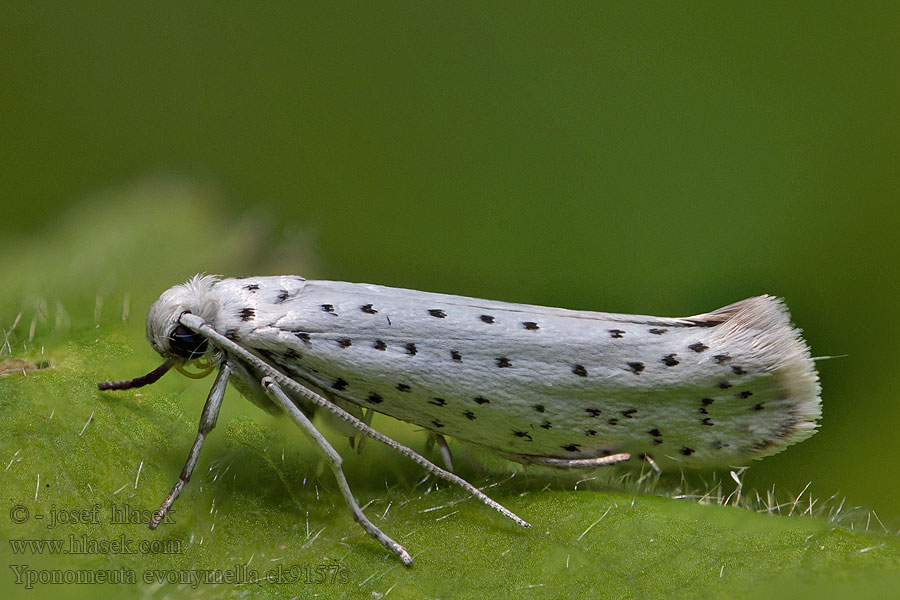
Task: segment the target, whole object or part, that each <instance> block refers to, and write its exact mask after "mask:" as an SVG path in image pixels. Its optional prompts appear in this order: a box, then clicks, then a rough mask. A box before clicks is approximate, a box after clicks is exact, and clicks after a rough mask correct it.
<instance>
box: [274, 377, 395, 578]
mask: <svg viewBox="0 0 900 600" xmlns="http://www.w3.org/2000/svg"><path fill="white" fill-rule="evenodd" d="M262 386H263V388H264V389H265V390H266V393H267V394H269V395H270V396H271V397H272V398H273V399H274V400H275V401H276V402H277V403H278V404H279V405H280V406H281V408H283V409H284V412H286V413H287V414H288V416H290V417H291V419H292V420H293V421H294V423H296V424H297V425H299V426H300V429H301V430H302V431H303V433H304V434H306V437H308V438H309V439H310V440H311V441H312V442H313V443H314V444H315V446H316V448H318V450H319V453H320V454H321V455H322V456H323V457H324V458H325V460H326V461H328V464H329V466H330V467H331V470H332V471H333V472H334V478H335V479H336V480H337V483H338V487H340V488H341V493H342V494H343V495H344V500H346V501H347V505H348V506H349V507H350V511H351V512H352V513H353V518H354V519H355V520H356V522H357V523H359V524H360V525H361V526H362V528H363V529H365V530H366V532H367V533H368V534H369V535H371V536H372V537H373V538H375V539H376V540H378V541H379V542H380V543H381V545H382V546H384V547H385V548H387V549H388V550H390V551H391V552H393V553H394V554H396V555H397V556H398V557H399V558H400V560H401V561H403V564H405V565H407V566H408V565H411V564H412V557H411V556H410V555H409V552H407V551H406V548H404V547H403V546H401V545H400V544H398V543H397V542H395V541H394V540H392V539H391V538H389V537H388V536H387V535H386V534H385V533H384V532H382V531H381V530H380V529H378V527H376V526H375V524H374V523H372V522H371V521H370V520H369V519H368V518H367V517H366V515H365V514H364V513H363V511H362V509H361V508H360V507H359V504H357V502H356V499H355V498H354V497H353V492H351V491H350V486H349V485H348V484H347V478H346V477H344V471H343V470H342V469H341V463H342V459H341V455H340V454H338V453H337V452H336V451H335V449H334V448H332V447H331V444H329V443H328V440H326V439H325V437H324V436H323V435H322V434H321V433H319V430H318V429H316V428H315V426H314V425H313V424H312V422H311V421H310V420H309V419H308V418H307V416H306V415H305V414H303V411H301V410H300V409H299V408H297V406H296V405H295V404H294V403H293V402H292V401H291V399H290V398H289V397H288V396H287V394H285V393H284V391H283V390H282V389H281V388H280V387H279V386H278V384H277V383H275V381H274V380H273V379H272V378H271V377H264V378H263V379H262Z"/></svg>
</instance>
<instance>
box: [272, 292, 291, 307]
mask: <svg viewBox="0 0 900 600" xmlns="http://www.w3.org/2000/svg"><path fill="white" fill-rule="evenodd" d="M290 297H291V293H290V292H288V291H287V290H279V292H278V295H277V296H275V304H283V303H284V302H285V301H286V300H287V299H288V298H290Z"/></svg>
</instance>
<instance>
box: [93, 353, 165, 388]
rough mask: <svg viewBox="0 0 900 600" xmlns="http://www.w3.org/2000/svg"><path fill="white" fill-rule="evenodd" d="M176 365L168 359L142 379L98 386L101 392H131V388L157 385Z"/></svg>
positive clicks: (111, 382) (109, 382)
mask: <svg viewBox="0 0 900 600" xmlns="http://www.w3.org/2000/svg"><path fill="white" fill-rule="evenodd" d="M174 364H175V361H173V360H172V359H171V358H167V359H166V362H164V363H163V364H161V365H159V366H158V367H156V368H155V369H153V370H152V371H150V372H149V373H147V374H146V375H141V376H140V377H135V378H134V379H126V380H125V381H101V382H100V383H98V384H97V387H98V388H100V389H101V390H130V389H131V388H139V387H143V386H145V385H150V384H151V383H155V382H156V381H158V380H159V378H160V377H162V376H163V375H165V374H166V371H168V370H169V369H171V368H172V365H174Z"/></svg>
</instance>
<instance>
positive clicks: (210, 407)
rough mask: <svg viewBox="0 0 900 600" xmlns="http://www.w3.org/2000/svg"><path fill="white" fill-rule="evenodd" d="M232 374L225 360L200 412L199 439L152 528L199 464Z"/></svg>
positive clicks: (154, 518) (151, 526)
mask: <svg viewBox="0 0 900 600" xmlns="http://www.w3.org/2000/svg"><path fill="white" fill-rule="evenodd" d="M230 374H231V366H230V365H229V364H228V362H226V361H223V362H222V365H221V366H220V367H219V374H218V375H216V380H215V382H213V386H212V389H210V390H209V396H207V398H206V404H204V405H203V412H202V413H201V414H200V426H199V427H198V431H197V439H195V440H194V445H193V446H191V451H190V452H188V457H187V461H185V463H184V468H183V469H182V470H181V475H180V476H179V477H178V481H176V482H175V485H174V486H172V491H171V492H169V495H168V496H166V499H165V500H163V503H162V506H160V507H159V510H157V511H156V512H155V513H154V514H153V518H152V519H151V520H150V529H156V528H157V527H158V526H159V524H160V522H161V521H162V520H163V518H164V517H165V516H166V513H167V512H169V509H170V508H171V507H172V504H173V503H174V502H175V499H176V498H178V496H179V495H180V494H181V490H182V489H184V485H185V484H186V483H187V482H188V481H190V480H191V474H192V473H193V472H194V467H195V466H196V465H197V457H199V456H200V448H202V447H203V442H204V441H205V440H206V435H207V434H208V433H209V432H210V431H212V429H213V427H215V426H216V419H217V418H218V417H219V409H220V408H221V407H222V397H223V396H224V395H225V385H226V384H227V383H228V376H229V375H230Z"/></svg>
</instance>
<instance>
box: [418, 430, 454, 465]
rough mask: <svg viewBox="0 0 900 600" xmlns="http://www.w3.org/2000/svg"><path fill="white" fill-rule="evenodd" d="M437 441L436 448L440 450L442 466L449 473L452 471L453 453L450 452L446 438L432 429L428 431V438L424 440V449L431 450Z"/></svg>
mask: <svg viewBox="0 0 900 600" xmlns="http://www.w3.org/2000/svg"><path fill="white" fill-rule="evenodd" d="M435 443H437V446H438V449H439V450H440V451H441V458H442V459H443V461H444V466H445V467H447V470H448V471H450V472H451V473H452V472H453V453H452V452H450V446H449V445H448V444H447V438H445V437H444V436H442V435H441V434H439V433H435V432H433V431H429V432H428V439H427V440H426V441H425V451H426V452H431V449H432V448H433V447H434V444H435Z"/></svg>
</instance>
